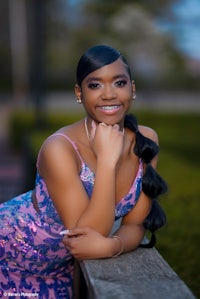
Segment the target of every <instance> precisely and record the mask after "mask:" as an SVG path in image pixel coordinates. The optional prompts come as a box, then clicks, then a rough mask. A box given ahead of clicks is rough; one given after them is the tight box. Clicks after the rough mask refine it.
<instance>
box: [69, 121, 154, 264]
mask: <svg viewBox="0 0 200 299" xmlns="http://www.w3.org/2000/svg"><path fill="white" fill-rule="evenodd" d="M140 130H141V131H142V133H143V134H144V135H145V136H146V137H149V138H151V139H152V140H154V141H155V142H156V143H158V136H157V134H156V133H155V132H154V131H153V130H151V129H149V128H147V127H140ZM157 159H158V156H156V157H154V159H153V160H152V166H153V167H155V168H156V165H157ZM151 206H152V201H151V199H150V198H149V197H148V196H146V195H145V194H144V192H141V195H140V197H139V199H138V202H137V204H136V206H135V207H134V208H133V209H132V210H131V211H130V212H129V213H128V214H127V215H126V216H125V217H123V220H122V223H121V226H120V228H119V229H118V230H117V231H116V232H115V233H114V235H117V236H119V238H120V239H121V241H120V240H119V239H117V238H105V237H102V236H100V235H97V234H95V232H93V231H92V230H90V229H89V228H83V229H82V230H77V229H72V230H71V231H70V232H69V234H68V235H66V236H65V237H64V243H65V244H66V245H67V247H68V248H69V249H70V250H71V252H72V254H73V255H74V256H75V257H76V258H80V259H90V258H104V257H111V256H113V255H116V254H118V253H119V252H121V250H122V252H128V251H131V250H134V249H135V248H137V247H138V246H139V244H140V243H141V241H142V239H143V238H144V234H145V229H144V226H143V223H144V220H145V219H146V217H147V216H148V214H149V212H150V210H151ZM73 236H76V237H77V238H73ZM88 244H90V246H89V248H88Z"/></svg>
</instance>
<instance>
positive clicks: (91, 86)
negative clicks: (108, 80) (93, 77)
mask: <svg viewBox="0 0 200 299" xmlns="http://www.w3.org/2000/svg"><path fill="white" fill-rule="evenodd" d="M88 87H89V88H91V89H95V88H98V87H99V83H90V84H89V85H88Z"/></svg>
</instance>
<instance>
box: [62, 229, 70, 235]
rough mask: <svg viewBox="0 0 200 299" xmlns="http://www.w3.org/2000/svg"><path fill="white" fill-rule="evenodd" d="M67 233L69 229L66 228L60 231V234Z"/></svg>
mask: <svg viewBox="0 0 200 299" xmlns="http://www.w3.org/2000/svg"><path fill="white" fill-rule="evenodd" d="M67 234H69V230H68V229H66V230H62V231H61V232H60V235H67Z"/></svg>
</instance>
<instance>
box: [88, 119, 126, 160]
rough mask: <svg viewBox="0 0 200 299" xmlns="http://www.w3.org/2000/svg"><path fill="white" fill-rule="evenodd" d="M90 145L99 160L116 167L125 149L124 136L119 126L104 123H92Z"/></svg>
mask: <svg viewBox="0 0 200 299" xmlns="http://www.w3.org/2000/svg"><path fill="white" fill-rule="evenodd" d="M90 143H91V146H92V149H93V152H94V153H95V155H96V157H97V160H100V161H102V160H103V161H106V163H111V164H112V165H116V164H117V162H118V160H119V158H120V155H121V153H122V149H123V143H124V134H123V132H122V131H120V130H119V125H118V124H115V125H113V126H111V125H106V124H104V123H99V124H98V125H96V124H95V122H94V121H93V123H92V130H91V137H90Z"/></svg>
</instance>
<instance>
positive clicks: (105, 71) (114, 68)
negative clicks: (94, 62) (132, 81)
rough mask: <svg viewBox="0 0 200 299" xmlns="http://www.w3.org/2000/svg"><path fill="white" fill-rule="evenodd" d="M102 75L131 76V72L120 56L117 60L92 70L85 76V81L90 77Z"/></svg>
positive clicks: (95, 77) (97, 77) (100, 76)
mask: <svg viewBox="0 0 200 299" xmlns="http://www.w3.org/2000/svg"><path fill="white" fill-rule="evenodd" d="M102 77H113V78H114V77H129V73H128V71H127V68H126V66H125V64H124V63H123V61H122V60H121V59H120V58H119V59H117V60H116V61H114V62H112V63H110V64H107V65H104V66H102V67H101V68H99V69H97V70H95V71H94V72H91V73H90V74H88V75H87V76H86V77H85V79H84V81H87V80H88V79H90V78H94V79H100V78H102Z"/></svg>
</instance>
